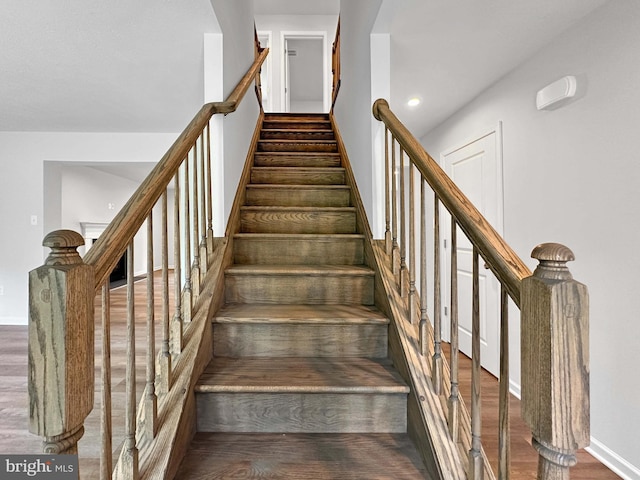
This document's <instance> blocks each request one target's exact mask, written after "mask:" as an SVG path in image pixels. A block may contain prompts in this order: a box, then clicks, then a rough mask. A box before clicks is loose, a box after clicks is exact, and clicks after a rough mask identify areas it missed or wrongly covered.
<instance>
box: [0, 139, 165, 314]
mask: <svg viewBox="0 0 640 480" xmlns="http://www.w3.org/2000/svg"><path fill="white" fill-rule="evenodd" d="M176 137H177V134H176V133H157V134H151V133H10V132H0V218H1V219H2V222H3V225H4V227H3V235H2V236H0V286H2V287H3V288H4V294H3V295H2V296H0V324H26V323H27V314H28V313H27V312H28V309H27V307H28V303H27V302H28V291H27V287H28V285H27V274H28V272H29V271H30V270H32V269H34V268H37V267H39V266H40V265H42V262H43V260H44V258H45V257H46V255H48V249H45V248H44V247H42V239H43V238H44V235H45V234H46V233H48V232H49V230H47V231H45V230H44V225H45V224H46V225H47V228H48V229H55V228H60V226H58V225H55V222H53V223H51V222H47V221H46V219H44V220H43V216H44V212H45V199H44V193H43V192H44V167H43V162H44V161H45V160H50V161H60V162H82V163H87V162H132V161H143V162H144V161H146V162H155V161H158V160H159V159H160V158H161V157H162V155H163V154H164V153H165V151H166V150H167V149H168V147H169V146H170V145H171V143H172V142H173V141H174V140H175V138H176ZM54 174H56V173H55V172H54ZM60 174H61V172H60V171H59V172H57V175H60ZM58 179H59V180H60V177H59V178H58ZM61 198H62V197H61V195H60V194H58V195H57V197H55V196H54V197H53V198H52V202H53V203H56V202H61ZM46 210H47V211H48V212H49V214H51V215H54V216H56V215H57V216H61V210H60V206H51V205H46ZM32 215H36V216H37V218H38V224H37V225H31V223H30V217H31V216H32Z"/></svg>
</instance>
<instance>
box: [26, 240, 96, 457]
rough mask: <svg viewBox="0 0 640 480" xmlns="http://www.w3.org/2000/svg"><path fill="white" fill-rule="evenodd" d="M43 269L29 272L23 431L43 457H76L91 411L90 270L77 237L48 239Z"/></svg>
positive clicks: (92, 366) (81, 242) (92, 296)
mask: <svg viewBox="0 0 640 480" xmlns="http://www.w3.org/2000/svg"><path fill="white" fill-rule="evenodd" d="M42 244H43V245H44V246H45V247H50V248H51V253H50V254H49V257H48V258H47V259H46V261H45V264H44V265H43V266H41V267H39V268H36V269H35V270H32V271H31V272H29V431H30V432H31V433H34V434H36V435H40V436H41V437H44V452H45V453H70V454H73V453H77V451H78V446H77V443H78V440H80V438H81V437H82V434H83V433H84V426H83V424H84V420H85V418H86V416H87V415H88V414H89V412H90V411H91V409H92V408H93V389H94V363H93V355H94V352H93V346H94V337H93V332H94V326H93V316H94V312H93V304H94V297H95V285H94V273H93V267H91V266H89V265H85V264H84V263H83V262H82V259H81V258H80V255H79V254H78V252H77V250H76V249H77V247H79V246H80V245H84V239H83V238H82V236H81V235H80V234H78V233H76V232H73V231H71V230H58V231H55V232H51V233H50V234H48V235H47V236H46V237H45V238H44V240H43V243H42Z"/></svg>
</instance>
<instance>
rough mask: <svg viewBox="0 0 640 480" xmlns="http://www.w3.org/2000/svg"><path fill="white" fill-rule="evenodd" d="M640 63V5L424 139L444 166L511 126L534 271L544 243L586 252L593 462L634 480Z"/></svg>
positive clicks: (515, 215) (508, 225)
mask: <svg viewBox="0 0 640 480" xmlns="http://www.w3.org/2000/svg"><path fill="white" fill-rule="evenodd" d="M639 51H640V2H636V1H633V0H618V1H616V2H610V3H608V4H606V5H605V6H604V7H602V8H601V9H599V10H596V11H595V12H594V13H593V14H591V15H589V16H588V17H586V18H585V19H584V20H583V21H581V22H580V23H579V24H577V25H575V26H574V27H573V28H571V29H570V30H568V31H567V32H565V33H564V34H562V35H561V36H559V37H558V38H556V39H555V40H554V41H553V42H552V43H551V44H549V45H548V46H547V47H546V48H544V49H542V50H541V51H540V52H539V53H537V54H536V55H534V56H533V57H532V58H531V59H530V60H528V61H527V62H526V63H524V64H523V65H521V66H520V67H519V68H517V69H516V70H515V71H513V72H512V73H510V74H509V75H507V76H506V77H504V78H503V79H502V80H501V81H499V82H498V83H497V84H495V85H494V86H492V87H491V88H489V89H488V90H487V91H485V92H484V93H482V94H481V95H480V96H479V97H477V98H476V99H475V100H474V101H473V102H471V103H470V104H468V105H467V106H466V107H464V108H463V109H462V110H461V111H459V112H458V113H456V114H455V115H453V116H452V117H451V118H450V119H448V120H447V121H446V122H444V123H443V124H442V125H440V126H439V127H438V128H436V129H435V130H433V131H432V132H430V133H429V134H427V135H426V136H425V137H424V138H423V139H422V140H423V144H424V146H425V147H426V149H427V151H428V152H429V153H430V154H431V155H432V156H433V157H434V158H438V157H439V155H440V153H441V152H443V151H445V150H446V149H448V148H450V147H451V146H454V145H456V144H458V143H459V142H460V141H461V140H464V139H466V138H469V136H470V135H473V134H474V133H477V132H480V131H482V130H484V129H487V128H488V127H491V126H495V125H496V124H497V123H498V121H502V122H503V127H504V145H503V147H504V200H505V208H504V227H505V230H504V231H505V237H506V240H507V241H508V243H509V244H510V245H512V246H513V247H514V249H515V250H516V252H517V253H518V254H519V255H520V256H521V257H522V258H523V259H525V260H526V261H527V263H528V264H529V266H530V267H532V268H533V267H535V264H534V262H533V261H532V260H531V259H530V258H529V255H530V252H531V250H532V248H533V247H534V246H535V245H536V244H538V243H541V242H547V241H557V242H560V243H563V244H565V245H567V246H569V247H570V248H571V249H572V250H573V251H574V253H575V255H576V261H575V262H573V263H572V264H570V265H569V266H570V269H571V271H572V272H573V275H574V277H575V278H576V279H577V280H579V281H581V282H584V283H585V284H586V285H587V286H588V287H589V291H590V302H591V313H590V319H591V332H590V333H591V341H590V353H591V421H592V436H593V442H592V451H593V452H594V453H595V454H596V455H597V456H598V457H600V458H602V459H603V460H605V462H607V463H609V464H610V465H611V466H613V467H614V468H615V469H616V470H617V471H618V473H620V474H621V475H624V476H625V477H626V478H640V439H639V438H638V432H639V431H640V401H639V400H638V399H639V398H640V375H638V372H637V365H638V355H637V350H638V339H640V321H639V319H638V306H637V302H636V301H635V299H636V298H638V292H637V290H638V287H640V282H638V272H639V271H640V250H639V249H638V248H637V246H638V244H639V243H640V223H639V222H638V218H639V216H638V206H639V205H640V188H638V185H640V162H639V161H638V152H637V150H638V146H637V145H636V142H637V132H638V125H640V89H639V88H638V86H639V85H640V62H638V52H639ZM565 75H576V76H577V77H578V82H579V94H578V98H577V99H576V100H575V101H573V102H572V103H570V104H568V105H566V106H564V107H563V108H560V109H558V110H555V111H537V110H536V108H535V94H536V92H537V91H538V90H539V89H540V88H542V87H544V86H545V85H547V84H549V83H551V82H553V81H554V80H557V79H558V78H561V77H562V76H565ZM452 82H455V79H452ZM515 322H517V321H512V324H514V323H515ZM516 343H517V340H516Z"/></svg>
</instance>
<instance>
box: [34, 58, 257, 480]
mask: <svg viewBox="0 0 640 480" xmlns="http://www.w3.org/2000/svg"><path fill="white" fill-rule="evenodd" d="M267 54H268V49H264V50H263V51H261V52H259V54H258V55H257V57H256V60H255V62H254V63H253V64H252V66H251V67H250V69H249V70H248V71H247V73H246V74H245V75H244V77H243V78H242V79H241V81H240V82H239V83H238V85H237V86H236V88H235V89H234V90H233V92H232V93H231V94H230V95H229V97H228V98H227V99H226V101H224V102H214V103H209V104H206V105H204V106H203V107H202V108H201V110H200V111H199V112H198V113H197V114H196V116H195V117H194V118H193V120H192V121H191V122H190V123H189V125H188V126H187V127H186V128H185V130H184V131H183V132H182V133H181V134H180V136H179V137H178V139H177V140H176V141H175V142H174V144H173V145H172V146H171V147H170V148H169V150H168V151H167V153H166V154H165V155H164V156H163V157H162V159H161V160H160V161H159V163H158V164H157V166H156V167H155V168H154V169H153V171H152V172H151V173H150V174H149V176H148V177H147V178H146V179H145V180H144V182H143V183H142V184H141V185H140V187H139V188H138V189H137V190H136V192H135V193H134V194H133V196H132V197H131V198H130V200H129V201H128V202H127V204H126V205H125V206H124V207H123V208H122V210H120V212H119V213H118V214H117V215H116V217H115V218H114V219H113V221H112V222H111V223H110V224H109V226H108V227H107V228H106V229H105V231H104V233H102V235H100V237H99V238H98V240H97V241H96V242H95V243H94V244H93V245H92V246H91V248H90V249H89V251H88V252H87V254H86V255H85V257H84V259H82V258H81V257H80V255H79V253H78V252H77V247H79V246H81V245H83V244H84V238H83V237H82V236H81V235H80V234H78V233H76V232H73V231H70V230H59V231H54V232H51V233H50V234H48V235H47V236H46V237H45V238H44V242H43V244H44V246H47V247H50V248H51V254H50V255H49V257H48V258H47V259H46V261H45V264H44V265H43V266H41V267H39V268H37V269H36V270H33V271H32V272H30V276H29V317H30V323H29V385H28V388H29V417H30V424H29V429H30V431H31V432H32V433H34V434H37V435H40V436H42V437H44V439H45V443H44V450H45V453H77V445H78V441H79V440H80V438H81V437H82V436H83V433H84V423H85V419H86V417H87V416H88V415H89V414H90V413H91V411H92V410H93V401H94V376H95V371H94V357H95V358H96V359H99V361H100V372H101V373H100V375H101V382H102V385H101V389H100V390H101V406H100V411H101V415H100V417H101V418H100V420H99V424H100V429H101V433H100V437H101V455H100V478H101V479H107V478H123V479H136V478H143V475H142V474H141V472H142V471H143V467H144V469H146V470H149V469H150V468H151V467H149V466H148V465H146V464H143V459H142V458H139V450H140V449H141V448H145V449H146V450H145V456H144V460H145V461H146V462H147V464H150V463H153V462H158V461H159V460H158V459H159V458H160V457H159V456H158V455H157V454H156V453H153V452H151V449H152V448H157V449H160V450H165V452H164V456H165V457H168V456H169V455H170V454H171V452H168V453H167V452H166V450H170V449H171V446H172V443H173V438H172V437H167V436H166V435H165V437H163V439H162V440H159V439H158V438H159V435H160V434H161V432H165V430H166V429H168V428H169V427H171V428H174V429H175V428H176V425H167V424H168V423H170V422H174V421H175V418H173V417H172V415H173V411H174V410H175V409H174V404H172V403H171V402H175V403H177V402H178V401H182V402H184V397H185V393H184V388H185V381H184V380H182V379H181V377H180V378H179V376H180V375H182V373H181V370H185V368H181V366H184V363H185V362H184V361H183V362H181V358H182V356H184V355H183V351H184V349H185V345H186V342H187V341H189V339H190V336H191V337H193V336H194V332H190V330H193V328H190V327H192V326H193V323H195V322H193V320H194V318H195V316H196V315H197V314H200V313H201V312H200V310H204V308H201V306H202V307H204V306H205V304H206V300H207V299H204V298H203V299H201V300H202V302H199V297H200V295H201V292H202V288H203V281H204V278H205V275H206V274H207V272H208V269H209V268H210V267H211V265H212V258H213V257H214V256H215V251H214V250H215V249H214V246H215V243H216V242H215V241H214V232H213V211H214V205H213V195H212V185H211V179H212V169H211V165H212V158H211V145H212V143H213V142H214V139H212V138H211V132H210V121H211V118H212V117H213V115H215V114H225V115H226V114H228V113H231V112H234V111H235V110H236V109H237V107H238V106H239V104H240V101H241V100H242V99H243V97H244V95H245V93H246V91H247V89H248V88H249V87H250V85H251V84H252V82H254V80H255V79H256V78H257V77H259V72H260V67H261V65H262V63H263V62H264V59H265V58H266V56H267ZM258 100H259V98H258ZM145 223H146V228H145ZM158 229H159V231H160V232H161V233H160V235H159V236H160V237H161V241H160V242H159V243H160V245H161V246H160V250H161V252H160V261H159V262H158V263H161V268H160V272H159V274H157V273H156V271H155V267H156V261H157V259H158V253H157V252H154V243H156V242H154V233H155V232H158ZM145 234H146V238H145ZM170 234H172V235H173V268H172V269H171V268H170V266H169V263H170V261H171V260H170V258H169V251H170V248H169V247H170V245H169V244H170V240H169V236H170ZM145 244H146V247H145ZM140 247H142V250H143V251H144V250H146V252H145V253H143V254H144V255H146V259H147V261H146V263H147V266H146V271H145V272H144V273H143V275H145V276H146V281H145V287H142V288H141V290H143V291H144V290H145V289H146V313H145V314H143V315H141V314H139V313H138V312H137V307H138V306H137V305H135V303H134V298H135V290H136V289H137V288H140V287H139V285H137V284H136V278H135V274H136V273H142V272H136V271H135V268H134V265H135V258H134V255H137V254H138V253H137V252H138V249H139V248H140ZM125 251H126V252H127V257H126V258H127V260H126V263H127V267H126V269H127V280H126V289H127V303H126V306H125V307H124V308H125V309H126V317H127V321H126V323H127V324H126V328H127V336H126V340H125V345H126V356H127V363H126V367H125V368H126V372H125V374H124V383H125V388H126V392H125V395H124V405H115V404H114V403H115V401H116V396H115V395H114V393H113V392H112V389H111V384H112V378H111V377H112V373H113V370H112V365H111V359H110V355H111V347H112V343H111V324H110V323H111V315H110V310H111V308H112V305H111V302H110V288H109V275H110V272H111V271H112V270H113V269H114V267H115V266H116V264H117V263H118V261H119V259H120V257H122V256H123V254H124V253H125ZM154 280H155V281H154ZM156 286H157V287H158V290H159V291H158V290H155V288H156ZM100 293H101V298H100V296H98V297H97V298H96V294H100ZM158 298H159V299H160V301H159V302H158V300H157V299H158ZM94 300H95V301H97V302H98V303H100V306H98V307H97V308H96V306H94ZM118 308H121V306H118ZM94 309H95V311H96V313H97V315H95V316H96V317H101V318H96V319H94ZM158 317H159V318H158ZM141 319H142V320H143V321H142V322H140V320H141ZM205 321H206V319H205ZM94 322H95V324H96V325H100V326H101V335H99V336H98V338H101V346H100V347H97V348H96V346H95V345H94ZM141 324H142V326H143V327H144V328H145V329H146V339H144V340H143V341H141V340H140V338H141V336H140V335H136V333H135V330H136V328H138V327H140V326H141ZM190 334H191V335H190ZM136 348H138V351H136ZM140 350H142V351H143V352H144V354H145V364H146V367H145V369H144V370H146V372H145V374H144V378H139V377H140V375H136V361H137V360H139V357H140ZM156 365H157V366H158V369H156ZM141 380H142V381H141ZM187 381H188V380H187ZM142 385H144V387H142ZM142 390H143V391H142ZM120 397H121V395H120ZM176 399H178V400H176ZM116 408H117V409H118V411H122V410H124V425H120V426H118V425H116V424H115V423H114V422H112V419H113V420H116V419H115V414H114V411H115V410H116ZM161 412H162V413H161ZM118 420H120V419H118ZM163 421H164V424H163ZM174 423H177V422H174ZM165 427H166V428H165ZM118 432H119V433H120V434H121V435H119V434H118ZM163 434H165V433H163ZM174 436H175V433H174ZM120 444H122V449H121V451H120V454H119V455H120V456H119V460H118V462H117V465H116V467H115V469H114V466H113V460H112V458H113V452H114V450H113V449H114V448H117V447H118V446H119V445H120ZM81 466H82V462H81ZM162 474H163V475H164V472H162ZM151 476H153V475H151ZM153 478H160V477H158V476H154V477H153Z"/></svg>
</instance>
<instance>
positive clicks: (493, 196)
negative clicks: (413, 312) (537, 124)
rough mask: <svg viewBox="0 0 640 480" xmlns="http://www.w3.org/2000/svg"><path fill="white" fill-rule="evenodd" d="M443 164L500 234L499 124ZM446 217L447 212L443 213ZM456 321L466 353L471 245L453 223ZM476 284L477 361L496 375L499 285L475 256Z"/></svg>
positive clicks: (447, 229) (448, 240)
mask: <svg viewBox="0 0 640 480" xmlns="http://www.w3.org/2000/svg"><path fill="white" fill-rule="evenodd" d="M442 163H443V165H444V169H445V171H446V172H447V174H448V175H449V176H450V177H451V179H452V180H453V181H454V182H455V183H456V184H457V185H458V187H459V188H460V189H461V190H462V192H463V193H464V194H465V195H466V196H467V197H468V198H469V200H470V201H471V202H472V203H473V204H474V205H475V206H476V208H477V209H478V210H479V211H480V213H482V214H483V215H484V217H485V218H486V219H487V220H488V221H489V223H491V225H492V226H493V227H494V228H495V229H496V230H497V231H498V233H500V234H502V208H503V204H502V198H503V197H502V129H501V127H500V125H498V127H497V128H495V129H493V130H491V131H490V132H488V133H486V134H484V135H481V136H480V137H477V138H475V139H474V140H472V141H470V142H465V143H464V144H463V145H461V146H459V147H456V148H453V149H450V150H448V151H447V152H445V153H444V154H442ZM446 217H448V216H446ZM444 223H446V225H444V232H443V238H444V239H446V255H443V257H444V258H443V263H444V264H445V265H444V267H445V272H446V275H445V279H443V281H444V282H446V283H445V285H443V289H442V291H443V292H447V295H446V296H447V297H448V296H449V290H450V288H449V285H450V280H449V279H450V278H451V272H450V267H451V265H450V252H451V250H450V245H451V238H450V237H451V233H450V232H451V227H450V223H449V220H448V219H447V220H446V221H445V222H444ZM457 245H458V249H457V250H458V271H457V272H456V274H457V277H458V312H459V313H458V322H459V339H460V350H461V351H462V352H463V353H465V354H466V355H468V356H471V312H472V298H473V297H472V288H473V287H472V274H473V247H472V245H471V242H469V240H467V238H466V237H465V236H464V234H463V233H462V231H461V230H460V229H459V228H458V234H457ZM479 287H480V342H481V350H480V355H481V363H482V366H483V367H484V368H485V369H486V370H488V371H489V372H491V373H493V374H494V375H496V376H498V374H499V358H500V343H499V338H500V337H499V334H500V330H499V329H500V284H499V282H498V281H497V280H496V279H495V277H494V276H493V274H492V273H491V271H490V270H488V269H486V268H485V267H484V261H483V260H482V257H480V259H479ZM449 304H450V303H449V299H448V298H446V299H445V307H444V313H445V316H444V317H443V318H445V319H446V320H445V322H446V325H445V331H446V332H448V331H449V330H450V328H449V322H450V317H449V315H448V313H449Z"/></svg>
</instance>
